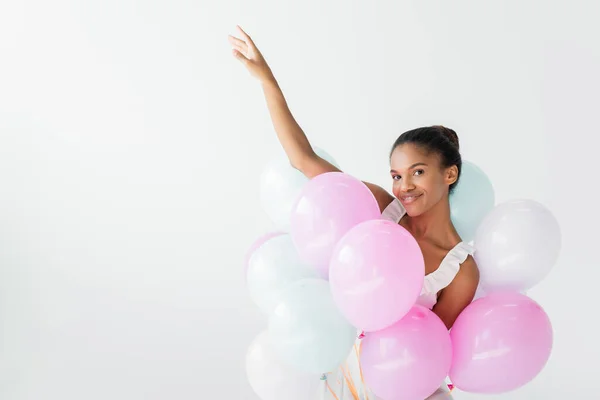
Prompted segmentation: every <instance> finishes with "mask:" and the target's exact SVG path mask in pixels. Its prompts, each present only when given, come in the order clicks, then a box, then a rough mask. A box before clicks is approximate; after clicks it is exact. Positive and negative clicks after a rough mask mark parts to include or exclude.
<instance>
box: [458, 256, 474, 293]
mask: <svg viewBox="0 0 600 400" xmlns="http://www.w3.org/2000/svg"><path fill="white" fill-rule="evenodd" d="M456 278H459V279H460V281H462V283H463V284H464V285H468V286H473V285H474V286H475V287H477V285H478V284H479V268H477V263H476V262H475V258H473V256H472V255H469V256H467V258H466V259H465V261H464V262H463V263H462V264H461V266H460V270H459V271H458V274H457V276H456Z"/></svg>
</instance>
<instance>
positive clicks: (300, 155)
mask: <svg viewBox="0 0 600 400" xmlns="http://www.w3.org/2000/svg"><path fill="white" fill-rule="evenodd" d="M237 28H238V30H239V32H240V35H241V38H236V37H234V36H231V35H230V36H229V42H230V43H231V45H232V46H233V55H234V56H235V57H236V58H237V59H238V60H239V61H240V62H241V63H242V64H243V65H244V66H245V67H246V68H247V69H248V71H249V72H250V74H251V75H252V76H253V77H255V78H257V79H258V80H259V81H260V83H261V85H262V88H263V92H264V94H265V99H266V102H267V107H268V109H269V114H270V116H271V121H272V122H273V127H274V128H275V132H276V133H277V138H278V139H279V142H280V143H281V145H282V147H283V149H284V151H285V153H286V155H287V157H288V159H289V160H290V164H291V165H292V166H293V167H294V168H296V169H297V170H299V171H300V172H302V173H303V174H304V175H305V176H306V177H308V178H313V177H315V176H317V175H320V174H323V173H326V172H335V171H338V172H341V171H340V170H339V169H338V168H337V167H335V166H334V165H332V164H331V163H329V162H328V161H326V160H324V159H323V158H321V157H319V156H318V155H317V154H316V153H315V151H314V150H313V148H312V146H311V145H310V142H309V140H308V138H307V137H306V134H305V133H304V131H303V130H302V128H301V127H300V125H299V124H298V122H297V121H296V119H295V118H294V116H293V115H292V112H291V111H290V109H289V107H288V104H287V102H286V100H285V97H284V95H283V92H282V90H281V88H280V87H279V84H278V83H277V80H276V79H275V76H274V75H273V72H272V71H271V69H270V68H269V66H268V64H267V62H266V61H265V59H264V57H263V55H262V54H261V53H260V51H259V50H258V48H257V47H256V45H255V43H254V41H253V40H252V38H250V36H249V35H248V34H247V33H246V32H244V30H242V28H241V27H239V26H238V27H237ZM364 183H365V185H367V187H368V188H369V189H370V190H371V192H372V193H373V195H374V196H375V198H376V199H377V202H378V204H379V208H380V209H381V210H382V211H383V209H384V208H385V207H386V206H387V205H388V204H389V203H390V202H391V201H392V200H393V197H392V195H390V194H389V193H388V192H387V191H386V190H384V189H383V188H381V187H380V186H377V185H374V184H372V183H368V182H364Z"/></svg>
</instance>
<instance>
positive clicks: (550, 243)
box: [474, 200, 561, 292]
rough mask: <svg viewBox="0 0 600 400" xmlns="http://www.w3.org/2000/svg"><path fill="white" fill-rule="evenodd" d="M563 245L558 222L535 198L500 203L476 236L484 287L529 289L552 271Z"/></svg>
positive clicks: (476, 256)
mask: <svg viewBox="0 0 600 400" xmlns="http://www.w3.org/2000/svg"><path fill="white" fill-rule="evenodd" d="M560 247H561V233H560V227H559V225H558V222H557V220H556V218H555V217H554V215H552V213H551V212H550V211H549V210H548V209H547V208H546V207H544V206H543V205H542V204H540V203H538V202H536V201H533V200H513V201H508V202H505V203H502V204H499V205H497V206H496V207H495V208H494V209H493V210H492V211H491V212H490V213H489V214H488V215H487V216H486V217H485V219H484V220H483V221H482V223H481V225H480V226H479V228H478V229H477V234H476V237H475V253H474V258H475V261H476V262H477V266H478V267H479V271H480V281H481V286H482V287H483V289H484V290H485V291H486V292H490V291H492V290H515V291H524V290H528V289H530V288H531V287H533V286H535V285H536V284H538V283H539V282H540V281H541V280H542V279H544V278H545V277H546V275H547V274H548V273H549V272H550V270H551V269H552V267H553V266H554V264H555V263H556V260H557V258H558V254H559V252H560Z"/></svg>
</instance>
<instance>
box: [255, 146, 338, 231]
mask: <svg viewBox="0 0 600 400" xmlns="http://www.w3.org/2000/svg"><path fill="white" fill-rule="evenodd" d="M314 150H315V153H317V155H319V156H320V157H321V158H323V159H325V160H327V161H329V162H330V163H331V164H333V165H335V166H336V167H338V168H339V166H338V165H337V163H336V161H335V160H334V159H333V158H332V157H331V156H330V155H329V154H327V152H325V151H324V150H321V149H319V148H315V149H314ZM308 181H309V179H308V178H307V177H306V176H304V174H302V172H300V171H298V170H297V169H295V168H294V167H292V165H291V164H290V161H289V160H288V158H287V156H286V155H285V153H281V154H278V155H277V157H275V158H273V159H272V160H271V161H270V162H268V163H267V165H266V167H265V169H264V170H263V172H262V174H261V176H260V203H261V205H262V208H263V210H264V211H265V212H266V213H267V215H268V216H269V218H270V219H271V221H273V223H274V224H275V225H276V227H277V228H278V229H281V230H284V231H286V232H289V231H290V214H291V211H292V207H293V206H294V202H295V201H296V199H297V198H298V196H299V195H300V192H301V190H302V188H303V187H304V185H305V184H306V183H307V182H308Z"/></svg>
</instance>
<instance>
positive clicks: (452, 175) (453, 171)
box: [445, 165, 458, 185]
mask: <svg viewBox="0 0 600 400" xmlns="http://www.w3.org/2000/svg"><path fill="white" fill-rule="evenodd" d="M445 179H446V184H447V185H452V184H453V183H454V182H456V180H457V179H458V167H457V166H456V165H452V166H451V167H448V168H446V178H445Z"/></svg>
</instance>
